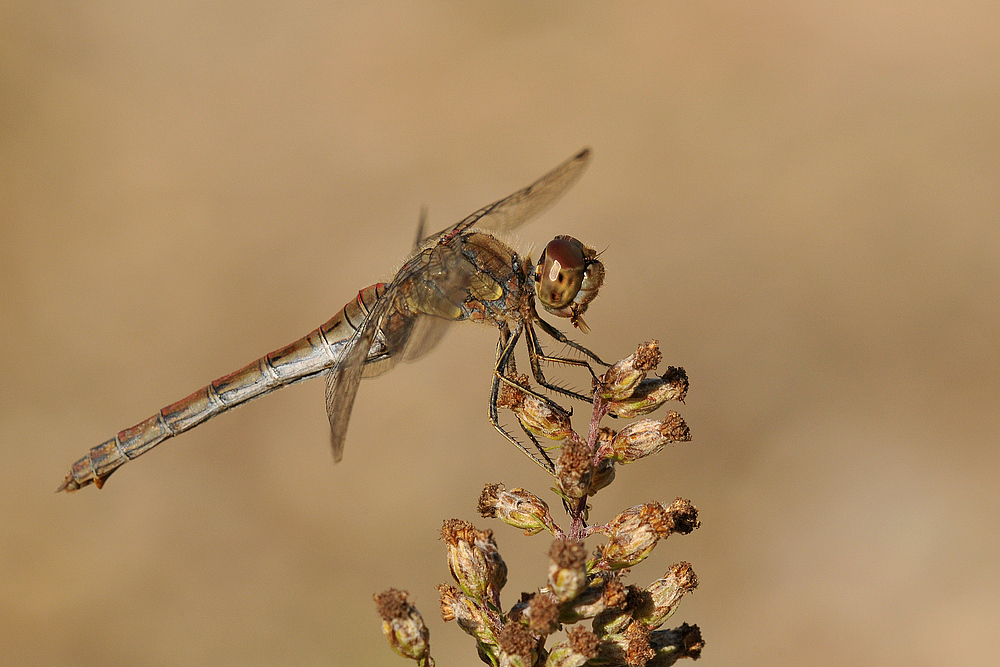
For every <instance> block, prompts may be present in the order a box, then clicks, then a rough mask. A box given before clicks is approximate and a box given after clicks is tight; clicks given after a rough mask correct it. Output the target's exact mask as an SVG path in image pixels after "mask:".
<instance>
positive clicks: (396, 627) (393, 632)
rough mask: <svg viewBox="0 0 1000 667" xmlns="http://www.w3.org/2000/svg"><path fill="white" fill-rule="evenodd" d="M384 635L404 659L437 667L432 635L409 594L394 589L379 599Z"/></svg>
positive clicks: (377, 603)
mask: <svg viewBox="0 0 1000 667" xmlns="http://www.w3.org/2000/svg"><path fill="white" fill-rule="evenodd" d="M375 604H376V606H377V608H378V613H379V616H381V617H382V632H383V633H384V634H385V638H386V639H388V640H389V645H390V646H392V648H393V650H394V651H396V653H398V654H399V655H401V656H403V657H404V658H410V659H411V660H416V661H417V664H418V665H421V667H424V666H426V667H433V666H434V660H432V659H431V655H430V636H431V633H430V631H429V630H428V629H427V626H426V625H424V619H423V617H421V616H420V612H418V611H417V609H416V607H414V606H413V605H412V604H410V602H409V600H407V595H406V592H405V591H400V590H397V589H395V588H390V589H389V590H387V591H385V592H384V593H379V594H378V595H376V596H375Z"/></svg>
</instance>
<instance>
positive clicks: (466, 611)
mask: <svg viewBox="0 0 1000 667" xmlns="http://www.w3.org/2000/svg"><path fill="white" fill-rule="evenodd" d="M437 588H438V594H439V595H440V596H441V618H443V619H444V620H445V622H448V621H457V622H458V627H460V628H462V630H463V631H465V632H466V633H468V634H469V635H471V636H473V637H475V639H476V641H477V643H478V644H479V646H480V650H481V651H484V652H486V653H488V654H490V655H493V656H496V655H497V654H498V653H499V649H498V648H497V638H496V635H495V634H494V633H493V629H492V627H491V625H490V623H489V619H488V618H487V616H486V614H485V613H484V612H483V610H482V609H480V608H479V606H478V605H477V604H476V603H474V602H473V601H472V600H470V599H469V598H468V597H467V596H466V595H465V594H464V593H462V591H460V590H458V589H457V588H455V587H454V586H449V585H448V584H441V585H440V586H438V587H437Z"/></svg>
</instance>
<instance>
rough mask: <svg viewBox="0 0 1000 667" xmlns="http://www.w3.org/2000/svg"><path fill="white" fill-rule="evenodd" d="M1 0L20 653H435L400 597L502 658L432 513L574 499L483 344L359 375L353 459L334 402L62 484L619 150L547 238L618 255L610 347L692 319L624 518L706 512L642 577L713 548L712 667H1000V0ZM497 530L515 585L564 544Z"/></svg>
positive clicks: (5, 398) (11, 638)
mask: <svg viewBox="0 0 1000 667" xmlns="http://www.w3.org/2000/svg"><path fill="white" fill-rule="evenodd" d="M0 11H2V14H0V30H2V35H0V62H2V66H0V99H2V102H0V170H2V172H0V175H2V185H0V224H2V236H3V237H2V239H0V313H2V315H0V343H2V346H3V350H4V351H5V352H4V358H5V361H4V364H3V367H4V371H3V379H2V382H0V447H2V455H3V461H4V463H3V464H2V467H3V470H4V471H5V476H6V479H7V482H6V484H4V485H3V486H2V487H0V503H2V506H3V519H2V520H0V521H2V522H0V573H2V574H0V656H2V657H0V661H2V662H3V663H5V664H12V665H13V664H17V665H36V664H37V665H94V664H102V665H178V664H193V665H356V664H372V665H403V664H405V663H404V662H402V659H401V658H398V657H397V656H395V655H394V654H393V653H392V652H391V651H390V650H389V648H388V647H387V646H386V644H385V641H384V639H383V638H382V636H381V632H380V628H379V625H380V624H379V621H378V619H377V617H376V615H375V612H374V606H373V604H372V602H371V595H372V594H373V593H375V592H377V591H379V590H381V589H383V588H386V587H388V586H396V587H399V588H404V589H407V590H409V591H410V593H411V596H412V597H413V599H414V600H415V601H416V603H417V605H418V606H419V607H420V608H421V609H422V610H423V612H424V615H425V617H426V618H427V619H428V622H429V624H430V627H431V632H432V646H433V648H434V653H435V655H436V656H437V658H438V664H439V665H442V667H444V666H446V665H459V664H473V663H475V662H476V660H475V657H474V649H473V645H472V642H471V640H470V639H469V638H468V637H466V636H465V635H464V634H463V633H462V632H461V631H460V630H459V629H458V628H457V627H455V626H454V625H453V624H449V625H445V624H444V623H442V622H441V620H440V617H439V615H438V611H437V601H436V600H437V594H436V591H435V590H434V586H435V584H437V583H439V582H443V581H446V580H447V579H448V574H447V568H446V565H445V562H444V549H443V545H442V543H441V542H440V541H439V540H438V539H437V530H438V528H439V527H440V524H441V521H442V520H443V519H445V518H450V517H460V518H465V519H470V520H474V521H476V523H477V524H479V525H480V526H483V527H485V526H487V525H490V524H489V523H488V522H487V521H485V520H483V519H479V518H478V517H477V516H476V514H475V502H476V498H477V496H478V494H479V491H480V490H481V488H482V485H483V483H485V482H490V481H503V482H505V483H506V484H507V485H508V486H525V487H527V488H530V489H532V490H534V491H535V492H536V493H539V494H547V491H546V489H547V487H548V482H547V480H546V477H545V475H544V474H542V473H541V472H540V471H539V470H536V469H534V468H532V467H531V466H530V465H529V463H528V462H527V461H526V460H525V459H524V458H523V457H522V456H520V455H519V454H517V453H516V452H515V451H514V450H513V449H512V448H510V447H509V446H506V445H505V444H504V443H503V441H502V440H501V439H500V438H499V436H498V435H496V434H495V433H494V432H493V431H492V429H491V427H490V425H489V423H488V422H487V420H486V401H487V396H488V392H489V372H490V365H491V363H492V357H493V351H494V347H493V346H494V343H495V332H493V331H491V330H489V329H487V328H486V327H476V326H472V325H466V326H456V327H454V330H453V331H451V332H450V333H449V335H448V337H447V338H446V339H445V342H444V344H443V345H442V346H441V347H440V348H439V349H438V350H436V351H435V352H434V353H433V354H432V355H431V356H430V357H429V358H427V359H425V360H424V361H423V362H421V363H419V364H413V365H407V366H405V367H401V368H397V369H396V370H395V371H394V372H393V373H391V374H389V375H387V376H385V377H383V378H380V379H378V380H374V381H370V382H367V383H365V385H364V386H363V387H362V389H361V392H360V395H359V398H358V402H357V406H356V409H355V411H354V417H353V421H352V424H351V429H350V433H349V436H348V443H347V450H346V456H345V459H344V461H343V463H342V464H340V465H338V466H334V465H333V464H332V462H331V456H330V452H329V451H328V445H327V424H326V417H325V415H324V411H323V387H322V383H321V382H313V383H307V384H302V385H298V386H295V387H293V388H290V389H286V390H284V391H281V392H278V393H276V394H273V395H272V396H269V397H267V398H265V399H263V400H261V401H258V402H255V403H253V404H251V405H250V406H248V407H245V408H242V409H240V410H238V411H236V412H235V413H231V414H229V415H225V416H223V417H220V418H218V419H216V420H213V421H212V422H210V423H208V424H206V425H204V426H201V427H199V428H198V429H196V430H194V431H192V432H191V433H189V434H186V435H184V436H183V437H180V438H178V439H176V440H173V441H170V442H169V443H167V444H165V445H163V446H162V447H160V448H158V449H157V450H156V451H154V452H152V453H150V454H148V455H146V456H144V457H143V458H142V459H141V460H140V461H137V462H135V463H132V464H130V465H128V466H127V467H126V468H125V469H124V470H123V471H121V472H119V473H118V474H116V475H115V476H114V477H113V478H112V479H111V481H110V482H109V483H108V485H107V487H106V488H105V489H103V490H101V491H97V490H95V489H94V488H87V489H85V490H83V491H81V492H79V493H77V494H76V495H73V496H66V495H63V494H59V495H56V494H54V493H53V490H54V489H55V488H56V486H57V485H58V484H59V482H60V480H61V479H62V477H63V475H64V474H65V472H66V469H67V467H68V465H69V464H70V463H71V462H72V461H74V460H75V459H77V458H78V457H79V456H81V455H83V454H84V453H85V452H86V451H87V449H88V448H89V447H92V446H94V445H96V444H98V443H100V442H102V441H103V440H105V439H106V438H108V437H111V436H112V435H113V434H114V433H115V432H116V431H118V430H119V429H122V428H124V427H126V426H130V425H131V424H133V423H135V422H137V421H139V420H141V419H143V418H145V417H147V416H149V415H151V414H153V413H154V412H155V411H156V410H157V409H158V408H160V407H161V406H163V405H165V404H167V403H170V402H172V401H174V400H177V399H179V398H181V397H183V396H186V395H187V394H188V393H190V392H191V391H193V390H195V389H197V388H198V387H200V386H202V385H204V384H205V383H206V382H208V381H210V380H212V379H213V378H215V377H218V376H220V375H222V374H224V373H227V372H229V371H231V370H234V369H236V368H238V367H240V366H242V365H243V364H245V363H247V362H249V361H251V360H252V359H254V358H256V357H258V356H260V355H261V354H264V353H266V352H268V351H270V350H272V349H275V348H277V347H280V346H282V345H284V344H285V343H287V342H290V341H292V340H294V339H295V338H298V337H299V336H301V335H303V334H304V333H306V332H308V331H309V330H311V329H312V328H314V327H316V326H317V325H318V324H320V323H321V322H324V321H325V320H326V319H327V318H329V317H330V316H331V315H332V314H333V313H334V312H335V311H337V310H338V309H339V308H340V307H341V306H342V305H343V304H344V302H346V301H347V300H348V299H350V298H352V297H353V296H354V295H355V294H356V292H357V290H358V289H359V288H361V287H363V286H365V285H368V284H370V283H372V282H374V281H376V280H380V279H386V278H388V277H389V276H391V274H392V272H393V270H394V268H395V267H396V266H398V264H399V262H400V261H401V260H402V259H403V257H404V256H405V255H406V253H407V252H408V250H409V248H410V244H411V242H412V236H413V233H414V229H415V225H416V220H417V215H418V211H419V208H420V206H421V205H422V204H427V205H428V206H429V210H430V226H431V227H433V228H441V227H444V226H446V225H448V224H451V223H452V222H454V221H456V220H458V219H459V218H461V217H463V216H464V215H466V214H468V213H470V212H471V211H473V210H475V209H477V208H478V207H480V206H482V205H484V204H486V203H488V202H490V201H493V200H495V199H497V198H499V197H502V196H505V195H507V194H509V193H510V192H513V191H514V190H515V189H517V188H520V187H521V186H523V185H526V184H528V183H529V182H531V181H532V180H533V179H535V178H537V177H538V176H540V175H541V174H543V173H544V172H545V171H546V170H548V169H549V168H551V167H553V166H555V165H556V164H558V163H559V162H560V161H562V160H563V159H565V158H566V157H568V156H569V155H571V154H572V153H573V152H575V151H576V150H578V149H579V148H580V147H582V146H584V145H590V146H592V147H593V148H594V159H593V164H592V166H591V168H590V170H589V171H588V172H587V173H586V174H585V176H584V177H583V179H582V180H581V181H580V183H579V184H578V185H577V186H576V187H575V188H574V189H573V190H572V191H571V192H570V193H569V195H568V196H567V197H566V198H565V199H563V200H562V201H561V202H560V203H559V204H558V205H557V206H556V207H555V208H553V209H552V210H551V211H550V212H548V213H547V214H545V215H544V216H543V217H542V218H541V219H539V220H538V221H536V222H534V223H532V224H530V225H527V226H525V227H524V228H523V229H522V230H521V231H520V239H521V241H522V242H523V244H524V247H525V248H527V247H530V246H532V245H533V246H534V247H535V248H538V247H539V246H541V245H542V244H544V243H545V242H546V241H547V240H548V239H549V238H551V237H552V236H553V235H555V234H559V233H568V234H573V235H575V236H577V237H579V238H581V239H583V240H585V241H587V242H588V243H590V244H592V245H594V246H596V247H597V248H600V249H605V250H606V251H605V254H604V260H605V263H606V266H607V271H608V279H607V285H606V287H605V288H604V290H603V292H602V294H601V297H600V298H599V299H598V301H596V302H595V304H594V305H593V307H592V308H591V311H590V314H589V316H588V321H589V323H590V324H591V326H592V328H593V333H592V334H591V335H590V336H588V337H587V338H586V340H585V341H584V342H585V343H586V344H588V345H590V346H591V347H592V348H593V349H595V350H597V351H599V352H600V353H601V354H603V355H606V356H607V357H608V358H614V359H617V358H620V357H622V356H624V355H626V354H628V353H629V352H630V351H631V350H632V349H634V346H635V344H637V343H639V342H641V341H643V340H647V339H650V338H658V339H659V340H660V342H661V345H662V349H663V352H664V365H667V364H671V365H680V366H684V367H685V368H686V369H687V371H688V373H689V374H690V377H691V381H692V388H691V392H690V394H689V398H688V401H687V405H685V406H681V408H680V410H681V412H682V414H684V416H685V417H686V418H687V419H688V421H689V423H690V425H691V427H692V429H693V432H694V441H693V442H692V443H690V444H687V445H683V446H674V447H671V448H669V449H667V450H666V451H664V452H663V453H661V454H660V455H659V456H658V457H657V458H655V459H652V460H650V461H648V462H646V463H644V464H640V465H636V466H633V467H632V468H626V469H624V470H622V471H621V473H620V474H619V479H618V481H617V483H616V484H615V486H613V487H612V488H610V489H609V490H608V491H606V492H604V493H602V494H601V495H599V496H598V497H597V499H596V505H595V511H594V518H595V519H596V520H601V521H603V520H606V519H608V518H610V517H611V516H613V515H614V514H615V513H617V512H618V511H620V510H621V509H624V508H625V507H627V506H629V505H632V504H635V503H639V502H643V501H647V500H652V499H660V500H665V501H669V500H672V499H673V498H674V497H675V496H678V495H681V496H684V497H686V498H690V499H691V500H692V501H693V502H694V503H695V504H696V505H697V506H698V507H699V508H700V510H701V512H702V519H703V527H702V528H701V529H700V530H699V531H697V532H696V533H694V534H692V535H690V536H688V537H684V538H671V539H670V540H668V541H667V542H666V543H664V544H662V545H660V547H659V548H658V549H657V551H656V552H654V554H653V556H652V557H651V558H650V560H649V561H648V562H647V563H645V564H643V566H642V567H640V568H637V570H636V571H635V572H634V573H633V577H632V579H631V580H632V581H634V582H636V583H640V584H645V583H648V582H649V581H651V580H652V579H655V578H656V577H658V576H660V574H661V573H662V572H663V571H664V570H665V569H666V568H667V566H669V565H670V564H671V563H674V562H677V561H680V560H687V561H690V562H691V563H692V564H693V566H694V569H695V570H696V572H697V573H698V574H699V575H700V578H701V581H702V585H701V587H700V588H699V590H698V591H697V592H696V593H695V594H694V595H693V596H692V597H690V598H688V599H686V600H685V602H684V603H683V604H682V606H681V608H680V611H679V612H678V614H677V615H676V616H675V617H674V619H672V622H673V624H674V625H676V624H679V623H680V622H681V621H687V622H690V623H697V624H699V625H700V626H701V628H702V629H703V631H704V633H705V637H706V639H707V641H708V646H707V648H706V651H705V653H704V658H703V661H704V662H703V664H707V665H761V664H772V665H773V664H777V665H802V664H810V665H842V664H847V663H849V662H864V663H865V664H876V665H910V666H912V665H940V664H962V665H987V664H995V660H996V656H997V655H998V653H1000V622H998V620H997V617H998V614H997V612H998V609H1000V607H998V602H997V600H998V594H1000V568H998V566H997V563H998V560H1000V537H998V530H997V528H998V524H1000V500H998V492H997V470H998V463H1000V451H998V447H997V444H998V443H997V440H998V433H1000V409H998V408H1000V388H998V379H1000V336H998V326H1000V300H998V299H997V286H998V278H1000V227H998V208H1000V205H998V202H1000V188H998V186H1000V172H998V145H1000V132H998V130H1000V121H998V117H1000V116H998V114H1000V107H998V102H1000V88H998V76H997V72H998V62H1000V60H998V58H1000V35H998V26H1000V22H998V19H1000V10H998V9H997V6H996V3H995V2H990V1H986V0H981V1H975V0H969V1H958V2H954V1H953V2H944V1H938V2H923V3H912V2H893V1H876V2H870V1H869V2H853V3H852V2H847V3H833V4H832V5H830V4H829V3H816V2H804V1H801V0H799V1H793V2H784V3H758V2H714V3H659V2H647V3H637V4H634V5H630V6H622V5H615V6H614V7H612V6H611V4H609V3H602V2H592V3H532V2H513V3H499V2H496V3H440V2H438V3H434V2H431V3H406V4H400V5H397V6H395V7H394V8H392V9H389V8H386V9H370V8H359V7H357V6H355V3H323V2H312V3H292V4H290V3H282V2H259V3H235V2H221V3H212V4H211V7H210V8H206V6H205V5H204V4H203V3H190V2H152V3H149V2H146V3H137V2H113V3H102V4H101V5H100V6H99V7H98V6H95V5H94V3H86V2H61V3H46V4H45V5H41V6H39V4H37V3H25V2H22V3H17V2H14V3H4V5H3V7H2V10H0ZM557 375H560V376H562V375H563V374H562V373H557ZM566 377H567V379H568V380H569V381H570V382H574V383H576V384H581V383H582V380H581V378H580V377H579V376H574V375H573V374H572V373H567V374H566ZM547 497H548V498H550V499H552V496H551V495H548V496H547ZM491 527H493V528H495V529H496V531H497V534H498V538H499V542H500V546H501V549H502V551H503V553H504V555H505V557H506V559H507V562H508V564H509V566H510V569H511V581H510V584H509V585H508V589H507V598H506V600H507V603H508V604H510V603H513V602H514V601H515V600H516V599H517V595H518V593H519V592H520V591H522V590H534V589H535V588H536V587H537V586H538V585H540V584H541V583H542V582H543V581H544V576H545V567H546V563H545V557H544V554H545V552H546V551H547V549H548V540H547V539H545V538H544V537H543V536H538V537H535V538H530V539H529V538H525V537H523V536H522V535H521V534H520V533H519V532H518V531H515V530H514V529H512V528H508V527H506V526H504V525H502V524H499V523H497V524H494V525H492V526H491ZM594 544H595V545H596V544H597V542H596V541H595V543H594ZM591 546H593V545H591Z"/></svg>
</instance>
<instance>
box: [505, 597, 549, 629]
mask: <svg viewBox="0 0 1000 667" xmlns="http://www.w3.org/2000/svg"><path fill="white" fill-rule="evenodd" d="M526 617H527V619H528V628H530V629H531V631H532V632H533V633H535V634H536V635H538V636H539V637H545V636H547V635H551V634H552V633H553V632H555V631H556V630H558V629H559V604H558V603H557V602H556V600H555V597H553V596H552V595H551V594H550V593H545V592H542V593H535V594H534V595H532V596H531V599H530V600H529V601H528V608H527V613H526ZM511 618H513V616H511Z"/></svg>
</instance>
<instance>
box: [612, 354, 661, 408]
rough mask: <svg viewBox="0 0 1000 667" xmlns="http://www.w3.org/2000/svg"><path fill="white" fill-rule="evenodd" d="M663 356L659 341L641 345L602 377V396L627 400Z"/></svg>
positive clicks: (614, 399) (616, 399)
mask: <svg viewBox="0 0 1000 667" xmlns="http://www.w3.org/2000/svg"><path fill="white" fill-rule="evenodd" d="M662 358H663V356H662V355H661V354H660V347H659V343H657V341H655V340H653V341H649V342H648V343H643V344H641V345H639V347H638V348H637V349H636V351H635V352H633V353H632V354H630V355H629V356H627V357H625V358H624V359H622V360H621V361H619V362H618V363H617V364H615V365H614V366H612V367H611V368H609V369H608V370H607V371H606V372H605V373H604V375H603V376H602V377H601V398H603V399H604V400H605V401H609V402H614V401H623V400H625V399H626V398H628V397H629V396H631V395H632V392H634V391H635V389H636V388H637V387H638V386H639V383H640V382H642V380H643V379H644V378H645V377H646V373H648V372H649V371H651V370H653V369H655V368H656V367H657V366H658V365H659V363H660V360H661V359H662Z"/></svg>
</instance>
